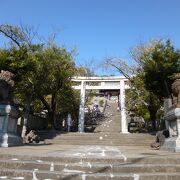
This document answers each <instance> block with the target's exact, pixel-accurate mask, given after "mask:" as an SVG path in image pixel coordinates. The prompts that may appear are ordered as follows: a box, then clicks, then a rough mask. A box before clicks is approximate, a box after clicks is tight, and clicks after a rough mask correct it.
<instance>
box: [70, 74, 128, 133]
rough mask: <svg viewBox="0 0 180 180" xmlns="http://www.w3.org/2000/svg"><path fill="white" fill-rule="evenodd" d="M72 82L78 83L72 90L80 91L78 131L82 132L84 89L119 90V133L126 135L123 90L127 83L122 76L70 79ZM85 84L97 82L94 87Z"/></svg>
mask: <svg viewBox="0 0 180 180" xmlns="http://www.w3.org/2000/svg"><path fill="white" fill-rule="evenodd" d="M71 80H72V81H74V82H80V83H81V84H80V85H77V86H73V88H74V89H78V90H81V93H80V107H79V122H78V131H79V132H80V133H83V132H84V105H85V94H86V89H96V90H120V95H119V103H120V107H121V109H120V112H121V133H128V128H127V122H126V110H125V89H127V88H128V86H127V85H126V84H125V82H127V81H128V79H127V78H125V77H124V76H112V77H111V76H110V77H73V78H72V79H71ZM87 82H98V83H99V84H98V85H96V86H93V85H92V86H90V85H88V84H87Z"/></svg>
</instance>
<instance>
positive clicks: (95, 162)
mask: <svg viewBox="0 0 180 180" xmlns="http://www.w3.org/2000/svg"><path fill="white" fill-rule="evenodd" d="M115 106H116V104H115V103H113V102H112V103H110V106H109V108H108V110H107V112H106V113H107V118H106V119H105V120H103V121H102V122H101V123H100V125H99V126H98V127H97V128H96V130H95V132H94V133H72V132H71V133H60V132H56V131H51V132H46V131H44V132H43V131H41V132H39V135H40V137H41V140H43V141H41V143H40V144H32V145H24V146H20V147H11V148H1V149H0V179H27V180H28V179H33V180H37V179H44V180H53V179H54V180H56V179H57V180H94V179H97V180H109V179H113V180H179V179H180V153H172V152H166V151H155V150H152V149H150V144H151V143H152V142H153V141H154V139H155V137H154V136H152V135H150V134H130V133H129V134H121V133H120V132H119V131H120V115H119V112H118V111H116V108H115Z"/></svg>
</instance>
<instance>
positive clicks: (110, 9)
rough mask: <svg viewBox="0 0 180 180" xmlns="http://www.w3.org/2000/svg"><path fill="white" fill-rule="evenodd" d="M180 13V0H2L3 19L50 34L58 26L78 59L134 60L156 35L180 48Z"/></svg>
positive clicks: (80, 61) (62, 39)
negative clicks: (135, 50) (137, 49)
mask: <svg viewBox="0 0 180 180" xmlns="http://www.w3.org/2000/svg"><path fill="white" fill-rule="evenodd" d="M179 17H180V1H179V0H29V1H28V0H27V1H25V0H13V1H12V0H0V23H1V24H2V23H8V24H14V25H19V24H20V23H22V24H28V25H32V26H34V27H35V28H37V29H38V33H39V34H40V35H42V36H44V37H47V36H48V35H49V34H51V33H52V32H54V31H58V32H59V35H58V38H57V39H56V42H57V43H58V44H60V45H62V44H64V45H65V46H66V47H68V48H73V47H76V49H77V52H78V55H77V57H76V63H77V64H83V63H87V62H88V61H89V60H91V59H94V60H95V61H96V62H100V61H101V60H103V59H104V58H105V57H107V56H117V57H120V58H123V59H125V60H126V61H128V62H129V63H131V58H130V55H129V49H130V48H131V47H134V46H135V45H137V44H139V43H140V42H147V41H149V40H150V39H153V38H170V39H171V40H172V41H173V43H174V45H175V47H177V48H180V23H179ZM3 43H4V39H3V38H2V36H1V42H0V44H3ZM97 73H104V74H105V72H101V71H100V70H99V72H98V71H97Z"/></svg>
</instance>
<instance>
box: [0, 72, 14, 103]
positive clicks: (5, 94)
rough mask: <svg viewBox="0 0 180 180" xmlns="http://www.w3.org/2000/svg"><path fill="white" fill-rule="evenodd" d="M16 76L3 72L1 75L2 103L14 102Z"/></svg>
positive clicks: (0, 96) (0, 98) (0, 90)
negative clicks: (14, 78) (14, 79)
mask: <svg viewBox="0 0 180 180" xmlns="http://www.w3.org/2000/svg"><path fill="white" fill-rule="evenodd" d="M13 77H14V74H13V73H11V72H9V71H3V70H1V73H0V103H11V102H13V96H12V94H13V87H14V81H13Z"/></svg>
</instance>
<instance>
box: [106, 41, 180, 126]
mask: <svg viewBox="0 0 180 180" xmlns="http://www.w3.org/2000/svg"><path fill="white" fill-rule="evenodd" d="M131 55H132V57H133V59H134V60H135V62H136V64H135V65H134V66H132V65H128V64H127V63H126V62H125V61H123V60H121V59H117V58H108V59H106V61H105V65H107V66H111V67H114V68H116V69H117V70H118V71H119V72H120V73H121V74H123V75H124V76H125V77H126V78H127V79H129V86H130V90H128V91H127V93H126V94H127V99H128V101H127V102H128V104H127V107H128V110H130V111H132V112H135V114H136V115H140V116H142V117H144V118H145V119H146V118H149V119H150V120H151V121H152V124H153V127H154V129H155V128H156V124H155V119H156V117H157V113H158V112H159V109H160V108H161V106H162V102H163V98H165V97H170V96H171V84H172V79H171V77H172V75H173V74H174V73H177V72H179V69H180V61H179V57H180V53H179V50H175V49H174V47H173V45H172V44H171V42H170V40H167V41H160V40H154V41H152V42H150V43H148V44H141V45H139V46H136V47H135V48H134V49H133V50H132V51H131ZM147 112H148V114H149V117H148V115H147Z"/></svg>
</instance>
